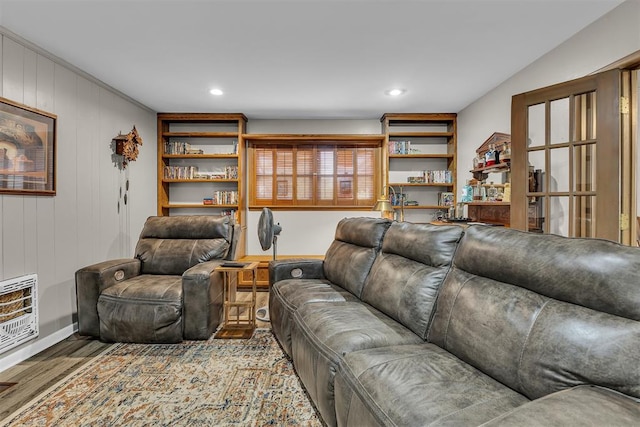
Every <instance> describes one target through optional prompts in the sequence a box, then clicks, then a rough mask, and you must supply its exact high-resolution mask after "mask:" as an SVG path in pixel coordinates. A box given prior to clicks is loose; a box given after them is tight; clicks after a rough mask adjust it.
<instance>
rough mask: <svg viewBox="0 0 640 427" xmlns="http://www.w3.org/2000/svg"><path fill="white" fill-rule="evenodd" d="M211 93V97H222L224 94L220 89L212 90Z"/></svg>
mask: <svg viewBox="0 0 640 427" xmlns="http://www.w3.org/2000/svg"><path fill="white" fill-rule="evenodd" d="M209 93H210V94H211V95H215V96H220V95H222V94H223V93H224V92H222V90H220V89H211V90H210V91H209Z"/></svg>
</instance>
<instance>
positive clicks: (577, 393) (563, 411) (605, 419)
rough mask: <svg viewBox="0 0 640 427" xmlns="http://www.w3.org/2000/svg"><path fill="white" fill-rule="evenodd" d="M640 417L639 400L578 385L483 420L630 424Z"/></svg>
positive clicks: (497, 426) (493, 424)
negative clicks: (491, 418)
mask: <svg viewBox="0 0 640 427" xmlns="http://www.w3.org/2000/svg"><path fill="white" fill-rule="evenodd" d="M638 420H640V401H638V400H637V399H634V398H631V397H629V396H627V395H624V394H622V393H619V392H617V391H613V390H610V389H606V388H602V387H597V386H586V385H584V386H578V387H574V388H571V389H568V390H563V391H559V392H556V393H553V394H550V395H547V396H544V397H542V398H540V399H536V400H533V401H531V402H529V403H526V404H524V405H522V406H520V407H518V408H516V409H514V410H512V411H510V412H507V413H506V414H504V415H501V416H499V417H497V418H494V419H493V420H491V421H489V422H487V423H485V424H482V426H483V427H502V426H504V427H507V426H516V425H518V426H525V425H540V426H569V425H575V426H605V425H606V426H627V425H629V426H630V425H637V424H638Z"/></svg>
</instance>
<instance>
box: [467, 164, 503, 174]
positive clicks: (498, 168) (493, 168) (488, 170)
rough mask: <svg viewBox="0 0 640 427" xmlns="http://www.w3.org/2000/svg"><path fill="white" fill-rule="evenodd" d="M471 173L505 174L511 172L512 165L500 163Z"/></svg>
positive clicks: (473, 170)
mask: <svg viewBox="0 0 640 427" xmlns="http://www.w3.org/2000/svg"><path fill="white" fill-rule="evenodd" d="M469 172H471V173H477V172H482V173H505V172H511V168H510V164H509V163H498V164H496V165H491V166H486V167H483V168H478V169H472V170H470V171H469Z"/></svg>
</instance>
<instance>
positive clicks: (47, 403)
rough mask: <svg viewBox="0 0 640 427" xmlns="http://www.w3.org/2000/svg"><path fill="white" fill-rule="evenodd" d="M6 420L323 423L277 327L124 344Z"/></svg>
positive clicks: (102, 423) (78, 423) (106, 423)
mask: <svg viewBox="0 0 640 427" xmlns="http://www.w3.org/2000/svg"><path fill="white" fill-rule="evenodd" d="M0 425H1V426H310V427H311V426H322V422H321V421H320V419H319V418H318V416H317V414H316V412H315V410H314V408H313V406H312V405H311V404H310V403H309V399H308V397H307V395H306V394H305V392H304V391H303V389H302V386H301V384H300V382H299V379H298V378H297V376H296V375H295V372H294V371H293V366H292V365H291V362H290V361H289V360H288V359H287V358H286V357H285V356H284V353H283V352H282V350H281V349H280V347H279V346H278V343H277V342H276V341H275V339H274V337H273V335H272V333H271V330H269V329H258V330H256V332H255V333H254V335H253V337H252V338H250V339H247V340H220V339H213V338H212V339H210V340H208V341H187V342H184V343H181V344H117V345H114V346H113V347H110V348H109V349H108V350H106V351H105V352H104V353H102V354H101V355H99V356H97V357H96V358H94V359H93V360H92V361H91V362H89V363H88V364H87V365H85V366H83V367H82V368H80V369H79V370H78V371H76V372H74V373H72V374H71V375H69V376H68V377H67V378H65V379H64V380H62V381H61V382H60V383H58V384H57V385H56V386H54V387H52V388H51V389H50V390H48V391H47V392H45V393H43V394H42V395H41V396H39V397H37V398H36V399H34V400H33V401H32V402H30V403H29V404H27V405H25V406H23V407H22V408H20V410H18V411H17V412H16V413H14V414H13V415H11V416H10V417H9V418H8V419H6V420H4V421H2V422H0Z"/></svg>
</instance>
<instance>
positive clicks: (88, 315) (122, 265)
mask: <svg viewBox="0 0 640 427" xmlns="http://www.w3.org/2000/svg"><path fill="white" fill-rule="evenodd" d="M138 275H140V260H139V259H136V258H124V259H114V260H110V261H104V262H100V263H97V264H93V265H89V266H87V267H83V268H81V269H80V270H78V271H76V300H77V301H76V302H77V308H78V333H79V334H80V335H89V336H93V337H100V319H99V318H98V297H99V296H100V294H101V293H102V291H103V290H105V289H107V288H108V287H110V286H113V285H115V284H116V283H119V282H122V281H123V280H127V279H130V278H132V277H135V276H138Z"/></svg>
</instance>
